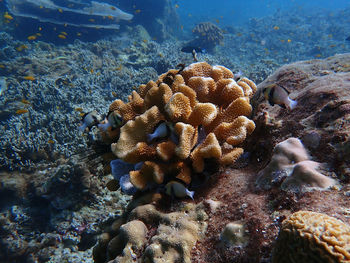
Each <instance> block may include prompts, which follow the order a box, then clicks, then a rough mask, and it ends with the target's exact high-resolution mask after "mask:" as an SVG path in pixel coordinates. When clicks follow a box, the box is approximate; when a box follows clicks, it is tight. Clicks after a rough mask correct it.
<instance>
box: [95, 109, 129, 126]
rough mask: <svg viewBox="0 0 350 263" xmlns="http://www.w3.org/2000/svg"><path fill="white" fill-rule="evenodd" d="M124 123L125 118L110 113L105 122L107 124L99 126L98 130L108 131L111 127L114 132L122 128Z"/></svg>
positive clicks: (112, 112)
mask: <svg viewBox="0 0 350 263" xmlns="http://www.w3.org/2000/svg"><path fill="white" fill-rule="evenodd" d="M122 123H123V118H122V116H120V114H118V113H116V112H114V111H110V112H109V113H108V114H107V118H106V120H105V123H100V124H98V128H99V129H101V130H102V131H107V129H108V128H109V127H111V129H112V130H114V129H117V128H118V127H120V126H121V125H122Z"/></svg>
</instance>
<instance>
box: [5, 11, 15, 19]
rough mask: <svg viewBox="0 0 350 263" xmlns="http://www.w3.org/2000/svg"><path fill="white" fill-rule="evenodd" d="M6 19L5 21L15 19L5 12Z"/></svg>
mask: <svg viewBox="0 0 350 263" xmlns="http://www.w3.org/2000/svg"><path fill="white" fill-rule="evenodd" d="M4 18H5V19H8V20H12V19H13V17H12V16H11V15H10V14H9V13H7V12H5V14H4Z"/></svg>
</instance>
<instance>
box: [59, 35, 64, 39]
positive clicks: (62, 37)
mask: <svg viewBox="0 0 350 263" xmlns="http://www.w3.org/2000/svg"><path fill="white" fill-rule="evenodd" d="M58 37H59V38H60V39H66V36H65V35H62V34H59V35H58Z"/></svg>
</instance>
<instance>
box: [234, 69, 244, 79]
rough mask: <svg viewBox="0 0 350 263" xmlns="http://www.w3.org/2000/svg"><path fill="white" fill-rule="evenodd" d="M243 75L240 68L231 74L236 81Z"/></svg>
mask: <svg viewBox="0 0 350 263" xmlns="http://www.w3.org/2000/svg"><path fill="white" fill-rule="evenodd" d="M242 76H243V72H242V71H241V70H238V72H236V73H235V74H233V79H234V80H235V81H238V80H239V79H240V78H241V77H242Z"/></svg>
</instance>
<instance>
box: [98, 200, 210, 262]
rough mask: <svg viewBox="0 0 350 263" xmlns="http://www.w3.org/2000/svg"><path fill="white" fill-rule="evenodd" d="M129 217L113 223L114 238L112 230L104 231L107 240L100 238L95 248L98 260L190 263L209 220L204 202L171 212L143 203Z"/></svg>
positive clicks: (187, 205)
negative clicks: (110, 231) (192, 252)
mask: <svg viewBox="0 0 350 263" xmlns="http://www.w3.org/2000/svg"><path fill="white" fill-rule="evenodd" d="M128 217H129V218H128V221H129V222H127V223H125V224H123V222H120V221H118V220H117V221H116V222H115V223H113V225H114V227H113V225H112V228H114V229H113V231H114V232H116V233H117V234H116V235H115V236H114V237H112V236H111V235H113V233H104V234H102V236H101V237H103V236H106V239H105V240H102V239H101V237H100V241H99V243H98V244H97V245H96V246H95V247H94V251H93V255H94V261H95V262H96V263H103V262H111V260H113V262H120V263H122V262H136V261H137V262H154V263H161V262H169V263H175V262H183V263H191V250H192V248H193V247H194V245H195V244H196V242H197V240H198V239H199V238H200V237H201V236H202V235H203V234H204V233H205V231H206V229H207V223H206V220H207V219H208V216H207V214H206V213H205V212H204V205H203V204H202V203H200V204H198V205H194V204H186V205H184V207H183V208H182V209H181V208H180V209H179V211H177V212H171V213H163V212H161V211H159V210H157V209H156V207H155V206H154V205H152V204H146V205H140V206H137V207H136V208H135V209H133V210H132V211H131V212H130V214H129V215H128ZM147 227H148V228H147ZM152 228H155V230H152ZM150 236H151V237H150ZM149 237H150V238H149ZM147 238H149V239H148V240H147Z"/></svg>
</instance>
